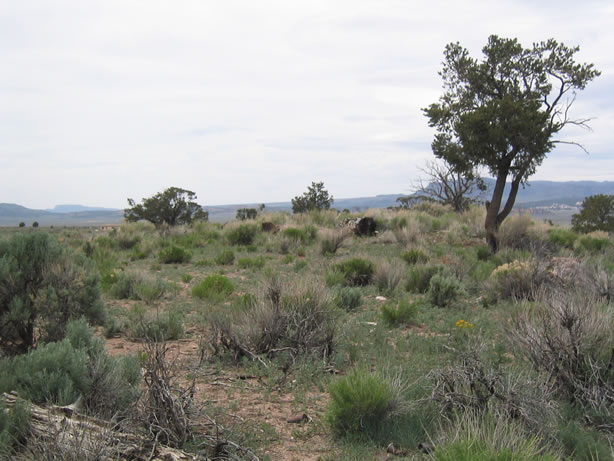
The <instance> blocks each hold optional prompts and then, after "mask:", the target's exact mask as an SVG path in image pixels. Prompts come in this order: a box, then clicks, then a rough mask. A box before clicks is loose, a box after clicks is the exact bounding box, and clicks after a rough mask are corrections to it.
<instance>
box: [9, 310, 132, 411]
mask: <svg viewBox="0 0 614 461" xmlns="http://www.w3.org/2000/svg"><path fill="white" fill-rule="evenodd" d="M139 379H140V367H139V365H138V362H137V361H136V359H131V358H121V359H115V358H113V357H110V356H109V355H107V353H106V352H105V349H104V342H103V341H102V339H96V338H94V337H93V334H92V331H91V329H89V327H88V326H87V324H86V323H85V322H84V321H75V322H71V323H69V324H68V326H67V337H66V339H64V340H63V341H61V342H56V343H48V344H45V345H43V346H40V347H39V348H37V349H35V350H33V351H30V352H29V353H27V354H23V355H20V356H17V357H13V358H5V359H3V360H2V361H0V392H9V391H17V392H18V394H19V395H20V397H22V398H25V399H28V400H31V401H33V402H34V403H37V404H47V403H53V404H58V405H68V404H71V403H74V402H75V401H76V400H77V399H78V398H79V397H82V401H83V404H84V406H85V408H86V409H88V410H89V411H92V412H94V413H97V414H101V415H102V414H104V415H107V416H110V415H111V414H113V413H115V412H117V411H120V410H125V409H126V408H127V406H128V405H129V404H130V403H132V402H133V401H134V399H135V398H136V396H137V395H138V383H139Z"/></svg>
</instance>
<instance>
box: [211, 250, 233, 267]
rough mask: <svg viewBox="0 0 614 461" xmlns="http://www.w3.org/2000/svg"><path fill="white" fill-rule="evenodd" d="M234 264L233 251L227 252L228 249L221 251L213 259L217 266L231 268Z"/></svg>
mask: <svg viewBox="0 0 614 461" xmlns="http://www.w3.org/2000/svg"><path fill="white" fill-rule="evenodd" d="M234 262H235V254H234V251H232V250H229V249H226V250H222V252H221V253H219V254H218V255H217V256H216V257H215V263H216V264H219V265H223V266H231V265H232V264H233V263H234Z"/></svg>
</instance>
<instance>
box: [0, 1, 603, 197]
mask: <svg viewBox="0 0 614 461" xmlns="http://www.w3.org/2000/svg"><path fill="white" fill-rule="evenodd" d="M491 34H496V35H499V36H502V37H509V38H513V37H517V38H518V39H519V40H520V41H521V43H522V44H523V45H524V46H525V47H529V46H531V44H532V43H534V42H539V41H542V40H546V39H548V38H551V37H552V38H555V39H556V40H558V41H560V42H563V43H565V44H566V45H570V46H571V45H574V46H575V45H579V46H580V52H579V53H578V54H577V59H578V60H579V61H581V62H592V63H594V64H595V66H596V68H597V69H598V70H600V71H601V72H602V75H601V76H600V77H598V78H597V79H596V80H594V81H593V82H591V83H590V84H589V85H588V87H587V88H586V89H585V90H584V91H582V92H580V93H579V94H578V97H577V100H576V102H575V104H574V106H573V108H572V116H574V117H576V116H577V117H578V118H586V117H591V118H593V120H592V122H591V127H592V131H586V130H581V129H578V128H575V129H572V128H570V129H568V130H565V131H563V132H562V133H561V136H560V138H561V139H564V140H569V141H577V142H580V143H582V144H583V145H584V146H585V147H586V149H587V150H588V151H589V154H588V155H587V154H586V153H585V152H583V151H582V150H581V149H579V148H577V147H574V146H571V145H559V146H558V147H557V148H556V149H555V150H554V151H553V152H551V153H550V154H549V156H548V158H547V159H546V160H545V161H544V163H543V164H542V165H541V166H540V167H539V168H538V170H537V173H536V174H535V175H534V176H533V177H532V179H535V180H538V179H539V180H597V181H603V180H614V174H613V172H614V156H613V155H612V152H613V148H612V146H613V145H614V52H612V50H613V49H614V4H612V2H611V1H609V0H608V1H592V0H587V1H584V2H578V1H573V2H572V1H568V0H557V1H550V0H539V1H533V0H529V1H524V0H513V1H497V0H489V1H481V0H466V1H464V2H458V1H447V0H429V1H418V0H279V1H278V0H257V1H254V0H224V1H217V0H216V1H214V0H172V1H171V0H168V1H161V0H53V1H51V0H47V1H42V0H41V1H34V0H0V55H1V56H2V71H1V72H0V202H4V203H17V204H20V205H23V206H26V207H29V208H39V209H44V208H52V207H53V206H54V205H57V204H82V205H89V206H103V207H113V208H124V207H126V206H127V198H133V199H135V200H136V201H137V202H139V201H140V200H141V199H142V198H144V197H149V196H151V195H154V194H155V193H157V192H161V191H162V190H164V189H166V188H168V187H171V186H175V187H181V188H184V189H188V190H191V191H194V192H195V193H196V194H197V196H198V202H199V203H201V204H203V205H220V204H229V203H263V202H277V201H289V200H290V199H291V198H292V197H295V196H297V195H301V194H302V193H303V192H305V191H306V190H307V186H309V185H310V184H311V182H312V181H316V182H319V181H323V182H324V185H325V188H326V189H327V190H328V191H329V192H330V194H332V195H333V196H334V197H338V198H348V197H365V196H373V195H377V194H395V193H408V192H409V191H410V190H411V187H412V184H415V183H416V181H417V179H418V178H419V177H420V176H421V175H422V173H421V171H420V169H421V168H424V167H425V164H426V162H427V161H429V160H432V159H433V155H432V152H431V148H430V144H431V141H432V139H433V135H434V130H433V129H432V128H430V127H429V126H428V124H427V119H426V117H425V116H424V115H423V113H422V111H421V109H422V108H424V107H426V106H428V105H429V104H431V103H433V102H436V101H437V100H438V98H439V97H440V96H441V94H442V85H441V79H440V77H439V76H438V74H437V72H438V71H439V70H440V69H441V62H442V60H443V50H444V47H445V45H446V44H448V43H450V42H460V44H461V45H463V46H464V47H466V48H467V49H469V50H470V52H471V54H472V55H473V56H474V57H476V58H479V57H480V56H481V48H482V47H483V46H484V44H485V43H486V41H487V38H488V36H489V35H491Z"/></svg>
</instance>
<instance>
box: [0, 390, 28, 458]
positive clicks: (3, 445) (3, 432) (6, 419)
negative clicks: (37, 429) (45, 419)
mask: <svg viewBox="0 0 614 461" xmlns="http://www.w3.org/2000/svg"><path fill="white" fill-rule="evenodd" d="M30 422H31V414H30V409H29V405H28V403H27V402H26V401H25V400H17V402H15V405H14V406H13V407H12V408H10V409H8V408H4V405H2V404H0V459H6V460H8V459H15V457H14V456H15V454H16V452H15V451H16V449H17V448H18V447H19V446H23V445H24V442H25V441H26V439H27V436H28V435H29V432H30Z"/></svg>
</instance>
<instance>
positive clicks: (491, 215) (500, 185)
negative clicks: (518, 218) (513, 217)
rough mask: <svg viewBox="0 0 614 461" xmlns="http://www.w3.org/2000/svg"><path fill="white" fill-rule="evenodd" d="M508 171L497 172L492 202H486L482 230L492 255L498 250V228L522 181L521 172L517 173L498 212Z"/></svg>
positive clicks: (508, 212)
mask: <svg viewBox="0 0 614 461" xmlns="http://www.w3.org/2000/svg"><path fill="white" fill-rule="evenodd" d="M508 171H509V170H508V169H506V170H504V171H499V174H498V175H497V182H496V183H495V189H494V190H493V193H492V200H491V201H490V202H486V220H485V222H484V228H485V229H486V241H487V242H488V246H489V248H490V250H491V251H492V252H493V253H496V252H497V251H498V250H499V227H500V226H501V223H502V222H503V221H504V220H505V218H507V217H508V215H509V214H510V212H511V211H512V208H513V207H514V203H515V202H516V195H517V194H518V189H519V187H520V181H521V180H522V176H523V175H522V172H517V173H516V176H514V179H513V180H512V186H511V189H510V193H509V195H508V196H507V200H506V201H505V206H504V207H503V209H502V210H501V212H499V209H500V208H501V200H502V198H503V192H504V190H505V181H506V180H507V175H508Z"/></svg>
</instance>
